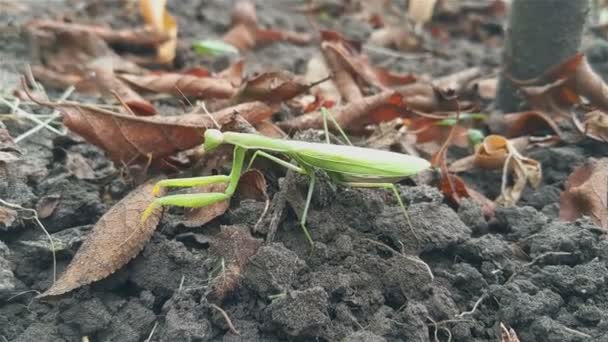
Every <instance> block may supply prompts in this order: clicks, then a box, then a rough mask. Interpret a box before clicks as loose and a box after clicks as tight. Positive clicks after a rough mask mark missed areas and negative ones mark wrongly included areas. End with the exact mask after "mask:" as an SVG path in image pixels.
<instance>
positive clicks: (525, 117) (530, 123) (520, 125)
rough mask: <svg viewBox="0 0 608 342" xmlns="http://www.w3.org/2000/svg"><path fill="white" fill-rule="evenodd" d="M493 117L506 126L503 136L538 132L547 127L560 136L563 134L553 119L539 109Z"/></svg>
mask: <svg viewBox="0 0 608 342" xmlns="http://www.w3.org/2000/svg"><path fill="white" fill-rule="evenodd" d="M495 118H498V119H497V120H501V123H500V124H501V125H504V126H506V127H507V129H506V133H505V136H506V137H509V138H511V137H518V136H522V135H531V134H534V133H539V132H540V131H542V130H546V129H547V128H548V129H550V130H553V132H555V133H557V134H558V135H560V136H562V135H563V132H562V130H561V129H560V128H559V126H558V125H557V123H556V122H555V120H554V119H553V118H551V117H550V116H549V115H548V114H546V113H544V112H541V111H527V112H518V113H508V114H501V115H500V116H496V117H495Z"/></svg>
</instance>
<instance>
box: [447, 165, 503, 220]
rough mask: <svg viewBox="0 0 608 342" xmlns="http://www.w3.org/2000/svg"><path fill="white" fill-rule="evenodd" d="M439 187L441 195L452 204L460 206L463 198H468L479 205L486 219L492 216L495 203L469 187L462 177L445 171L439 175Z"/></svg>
mask: <svg viewBox="0 0 608 342" xmlns="http://www.w3.org/2000/svg"><path fill="white" fill-rule="evenodd" d="M440 188H441V192H442V193H443V195H444V196H445V197H446V198H447V199H448V200H450V201H452V202H453V203H454V204H456V205H458V206H460V204H461V203H462V201H463V199H465V198H470V199H471V200H472V201H473V202H475V203H477V204H478V205H479V206H480V207H481V209H482V211H483V213H484V216H485V217H486V219H487V218H491V217H493V216H494V210H495V209H496V204H494V202H492V201H491V200H490V199H488V198H487V197H486V196H484V195H483V194H482V193H480V192H478V191H476V190H474V189H472V188H471V187H469V186H468V185H467V184H466V183H465V182H464V180H462V178H460V177H458V176H456V175H452V174H450V173H447V172H446V173H445V175H442V177H441V182H440Z"/></svg>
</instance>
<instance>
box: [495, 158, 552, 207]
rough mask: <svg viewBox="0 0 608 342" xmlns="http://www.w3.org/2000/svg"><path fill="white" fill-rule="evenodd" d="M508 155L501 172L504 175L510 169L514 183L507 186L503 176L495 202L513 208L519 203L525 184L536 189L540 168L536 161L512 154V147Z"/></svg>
mask: <svg viewBox="0 0 608 342" xmlns="http://www.w3.org/2000/svg"><path fill="white" fill-rule="evenodd" d="M510 153H511V155H510V156H511V157H510V158H509V159H507V163H508V164H507V166H506V167H505V168H504V171H503V172H505V173H506V172H507V170H509V169H512V170H513V178H514V181H513V184H512V185H510V186H509V185H507V183H506V182H507V179H506V178H507V177H506V175H503V183H502V190H501V193H500V196H499V197H498V198H497V199H496V201H495V202H496V203H497V204H500V205H503V206H507V207H508V206H514V205H515V203H517V201H519V199H520V198H521V194H522V193H523V191H524V188H525V187H526V184H530V185H531V186H532V188H534V189H536V188H538V187H539V186H540V183H541V181H542V168H541V165H540V163H539V162H538V161H536V160H534V159H530V158H525V157H522V156H521V155H519V154H518V153H517V151H515V152H513V148H512V147H511V148H510Z"/></svg>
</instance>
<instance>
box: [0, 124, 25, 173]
mask: <svg viewBox="0 0 608 342" xmlns="http://www.w3.org/2000/svg"><path fill="white" fill-rule="evenodd" d="M20 156H21V150H19V147H18V146H17V144H15V142H14V141H13V138H12V137H11V135H10V134H9V133H8V130H7V129H6V127H5V126H4V124H3V123H2V122H0V163H10V162H14V161H16V160H19V157H20Z"/></svg>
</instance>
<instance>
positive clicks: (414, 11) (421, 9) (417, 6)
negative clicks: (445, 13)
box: [407, 0, 437, 25]
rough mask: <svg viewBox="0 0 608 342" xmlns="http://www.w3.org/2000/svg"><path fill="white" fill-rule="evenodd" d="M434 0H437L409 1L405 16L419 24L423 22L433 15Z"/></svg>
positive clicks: (435, 0)
mask: <svg viewBox="0 0 608 342" xmlns="http://www.w3.org/2000/svg"><path fill="white" fill-rule="evenodd" d="M436 2H437V0H417V1H410V2H409V5H408V8H407V16H408V17H409V18H410V19H412V20H413V21H414V22H415V23H417V24H419V25H421V24H424V23H426V22H427V21H429V20H430V19H431V17H432V16H433V9H435V3H436Z"/></svg>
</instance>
